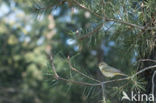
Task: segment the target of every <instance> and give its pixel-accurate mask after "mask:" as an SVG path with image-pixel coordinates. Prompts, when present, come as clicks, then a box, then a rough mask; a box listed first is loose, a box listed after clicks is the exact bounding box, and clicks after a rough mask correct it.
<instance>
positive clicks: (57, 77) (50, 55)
mask: <svg viewBox="0 0 156 103" xmlns="http://www.w3.org/2000/svg"><path fill="white" fill-rule="evenodd" d="M49 58H50V62H51V67H52V70H53V72H54V77H55V78H56V79H59V78H60V77H59V75H58V74H57V72H56V68H55V65H54V61H53V56H52V54H49Z"/></svg>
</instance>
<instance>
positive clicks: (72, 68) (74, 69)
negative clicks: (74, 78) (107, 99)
mask: <svg viewBox="0 0 156 103" xmlns="http://www.w3.org/2000/svg"><path fill="white" fill-rule="evenodd" d="M68 64H69V67H70V68H71V70H73V71H75V72H77V73H79V74H80V75H82V76H84V77H86V78H88V79H90V80H93V81H96V82H98V83H100V82H101V81H99V80H96V79H94V78H92V77H89V76H87V75H86V74H84V73H82V72H80V71H78V70H77V69H76V68H74V67H73V66H72V64H71V62H70V57H69V56H68Z"/></svg>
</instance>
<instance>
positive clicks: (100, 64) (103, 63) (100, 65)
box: [98, 62, 107, 68]
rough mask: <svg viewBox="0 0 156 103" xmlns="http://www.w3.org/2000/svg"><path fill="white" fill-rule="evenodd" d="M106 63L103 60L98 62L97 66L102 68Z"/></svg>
mask: <svg viewBox="0 0 156 103" xmlns="http://www.w3.org/2000/svg"><path fill="white" fill-rule="evenodd" d="M106 65H107V63H105V62H100V63H99V65H98V66H99V68H102V67H103V66H106Z"/></svg>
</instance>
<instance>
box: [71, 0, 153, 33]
mask: <svg viewBox="0 0 156 103" xmlns="http://www.w3.org/2000/svg"><path fill="white" fill-rule="evenodd" d="M72 2H73V3H74V4H75V5H76V6H78V7H79V8H81V9H83V10H85V11H88V12H90V13H91V14H93V15H94V16H96V17H97V18H99V19H102V20H105V21H114V22H117V23H121V24H125V25H128V26H131V27H134V28H138V29H141V30H156V27H145V26H140V25H136V24H132V23H129V22H125V21H122V20H117V19H112V18H107V17H106V16H104V17H103V16H101V15H99V14H97V13H95V12H92V11H91V10H90V9H88V8H87V7H85V6H84V5H82V4H80V3H79V2H78V1H76V0H72Z"/></svg>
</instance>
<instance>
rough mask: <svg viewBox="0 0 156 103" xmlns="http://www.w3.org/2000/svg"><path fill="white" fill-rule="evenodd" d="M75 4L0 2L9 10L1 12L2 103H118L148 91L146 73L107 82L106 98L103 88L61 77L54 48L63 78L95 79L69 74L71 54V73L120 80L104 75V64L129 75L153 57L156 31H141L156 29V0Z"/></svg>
mask: <svg viewBox="0 0 156 103" xmlns="http://www.w3.org/2000/svg"><path fill="white" fill-rule="evenodd" d="M75 1H76V2H75ZM75 1H71V4H72V5H70V4H69V3H70V2H69V1H67V0H65V1H64V0H31V1H24V0H15V1H8V0H6V1H0V5H1V6H4V5H5V6H7V7H6V8H7V9H8V12H6V13H5V11H4V13H2V15H0V98H2V99H0V103H5V102H9V103H14V102H15V103H17V102H22V103H28V102H29V103H51V102H54V103H95V102H103V103H114V102H116V101H118V102H120V100H121V96H122V95H119V94H121V93H122V91H126V92H128V91H130V90H134V91H135V92H137V91H146V90H145V86H146V85H147V84H148V83H147V81H146V79H144V78H142V77H141V76H135V77H134V78H131V79H130V80H126V81H117V82H113V83H108V84H104V93H105V97H103V96H101V95H102V90H101V88H100V86H95V87H94V86H80V85H76V84H72V83H67V82H65V81H62V80H56V78H55V77H54V71H53V70H52V67H51V63H50V62H49V58H48V57H47V55H46V52H47V51H50V50H51V52H52V53H53V55H54V65H55V67H56V71H57V73H58V74H59V75H60V76H61V77H63V78H66V79H69V80H74V81H83V82H87V83H95V81H92V80H89V79H88V78H86V77H84V76H82V75H81V74H79V73H77V72H75V71H73V70H71V67H70V65H69V61H68V56H69V57H70V62H71V65H72V66H73V67H74V68H76V69H77V70H78V71H80V72H82V73H84V74H85V75H87V76H89V77H92V78H95V79H97V80H100V81H106V80H113V79H118V78H120V77H115V78H112V79H108V78H105V77H104V76H103V75H102V74H101V73H100V71H99V69H98V67H97V64H98V63H99V62H100V61H105V62H107V63H108V64H110V65H111V66H113V67H115V68H118V69H120V70H121V71H122V72H124V73H125V74H127V75H129V76H131V75H134V74H135V73H136V72H137V71H138V68H139V69H140V67H141V68H142V67H143V63H139V62H138V61H137V60H138V59H143V58H148V57H151V58H155V57H154V56H151V54H152V53H153V52H154V49H155V44H156V43H155V33H156V32H155V30H146V28H145V29H140V27H144V26H146V27H147V28H148V27H155V21H154V20H155V19H156V18H155V17H156V16H155V5H156V4H155V0H150V1H148V2H147V1H146V2H142V1H140V0H129V1H127V0H75ZM3 8H4V7H3ZM3 8H2V9H3ZM2 11H3V10H2ZM6 11H7V10H6ZM34 16H35V17H36V16H37V17H36V18H34ZM101 17H102V18H103V17H104V18H105V19H101ZM131 24H132V25H131ZM133 24H135V25H136V26H134V25H133ZM149 64H150V63H149ZM150 65H151V64H150ZM133 71H135V72H133ZM131 72H132V73H131ZM8 98H9V99H8Z"/></svg>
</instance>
